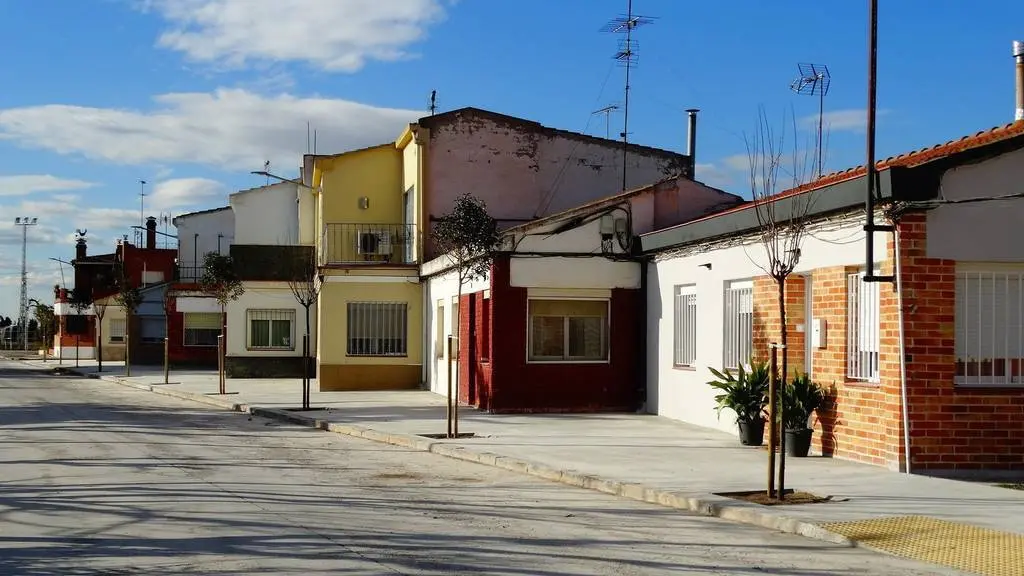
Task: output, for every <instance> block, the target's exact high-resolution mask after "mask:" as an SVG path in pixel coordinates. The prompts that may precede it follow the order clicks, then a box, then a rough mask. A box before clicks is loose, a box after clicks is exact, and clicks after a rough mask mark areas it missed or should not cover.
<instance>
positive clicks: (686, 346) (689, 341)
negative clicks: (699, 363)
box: [673, 285, 697, 366]
mask: <svg viewBox="0 0 1024 576" xmlns="http://www.w3.org/2000/svg"><path fill="white" fill-rule="evenodd" d="M694 290H695V287H694V286H693V285H690V286H676V298H675V338H674V348H675V353H674V355H673V363H675V365H676V366H693V363H694V362H695V361H696V360H697V294H696V293H695V292H694Z"/></svg>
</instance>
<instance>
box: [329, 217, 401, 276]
mask: <svg viewBox="0 0 1024 576" xmlns="http://www.w3.org/2000/svg"><path fill="white" fill-rule="evenodd" d="M319 258H320V265H321V266H331V265H339V264H415V263H416V226H415V225H413V224H352V223H334V224H325V225H324V233H323V238H322V242H321V244H320V254H319Z"/></svg>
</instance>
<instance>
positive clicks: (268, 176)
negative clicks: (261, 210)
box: [263, 160, 270, 186]
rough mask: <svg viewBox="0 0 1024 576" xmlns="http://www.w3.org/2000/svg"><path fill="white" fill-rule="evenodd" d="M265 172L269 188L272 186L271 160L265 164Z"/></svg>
mask: <svg viewBox="0 0 1024 576" xmlns="http://www.w3.org/2000/svg"><path fill="white" fill-rule="evenodd" d="M263 172H264V173H265V174H266V175H267V186H270V160H267V161H266V162H264V163H263Z"/></svg>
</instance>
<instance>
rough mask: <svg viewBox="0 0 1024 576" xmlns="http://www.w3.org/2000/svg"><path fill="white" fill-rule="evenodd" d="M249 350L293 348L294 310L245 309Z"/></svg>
mask: <svg viewBox="0 0 1024 576" xmlns="http://www.w3.org/2000/svg"><path fill="white" fill-rule="evenodd" d="M245 316H246V320H247V322H246V323H247V324H248V327H249V338H248V342H249V346H248V348H249V349H250V350H295V310H246V311H245Z"/></svg>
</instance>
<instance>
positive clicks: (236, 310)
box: [226, 282, 317, 357]
mask: <svg viewBox="0 0 1024 576" xmlns="http://www.w3.org/2000/svg"><path fill="white" fill-rule="evenodd" d="M247 310H292V311H294V312H295V324H294V326H293V329H292V334H293V337H294V340H293V342H294V348H295V349H294V350H247V349H246V348H247V343H248V338H249V325H248V321H247V314H246V311H247ZM226 312H227V320H228V343H227V355H228V356H272V357H274V356H277V357H281V356H285V357H292V356H294V357H301V356H302V336H303V335H304V334H305V333H306V309H305V308H303V307H302V305H300V304H299V303H298V302H297V301H296V300H295V296H294V295H293V294H292V292H291V289H289V288H288V284H287V283H284V282H246V283H245V293H244V294H242V296H241V297H239V298H238V300H235V301H234V302H230V303H229V304H228V306H227V310H226ZM316 319H317V315H316V305H315V304H314V305H313V306H311V307H310V309H309V330H310V335H309V336H310V354H315V353H316V334H317V331H316Z"/></svg>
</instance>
